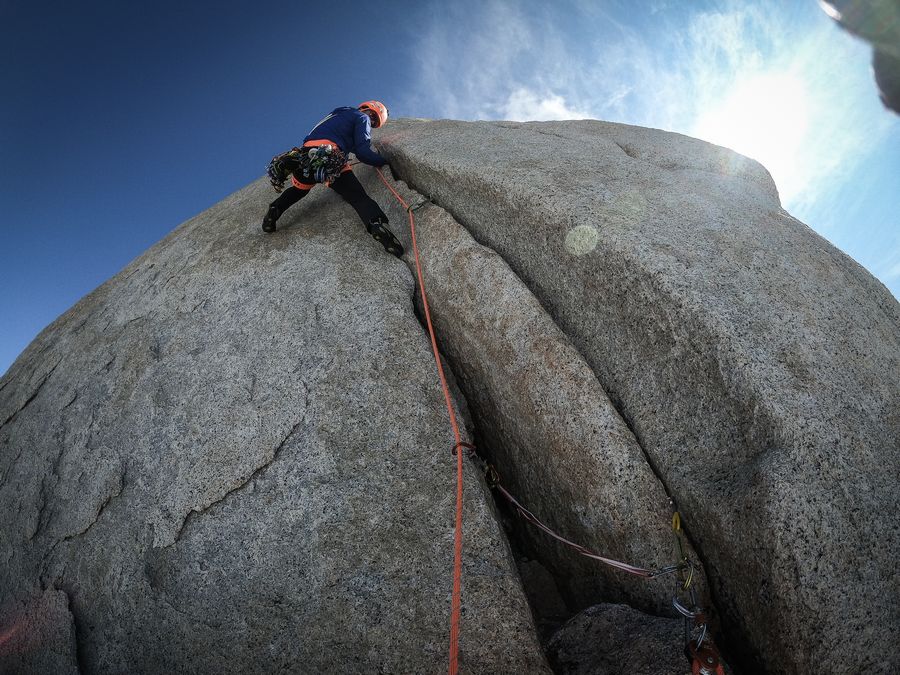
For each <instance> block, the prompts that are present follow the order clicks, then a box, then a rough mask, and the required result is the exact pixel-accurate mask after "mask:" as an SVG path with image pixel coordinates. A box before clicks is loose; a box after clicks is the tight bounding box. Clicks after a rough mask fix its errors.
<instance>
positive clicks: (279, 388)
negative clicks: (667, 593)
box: [0, 181, 545, 673]
mask: <svg viewBox="0 0 900 675" xmlns="http://www.w3.org/2000/svg"><path fill="white" fill-rule="evenodd" d="M271 196H272V193H271V191H270V189H269V188H268V185H267V184H265V183H264V182H263V181H258V182H256V183H254V184H252V185H251V186H249V187H248V188H246V189H244V190H242V191H240V192H238V193H236V194H234V195H232V196H231V197H229V198H227V199H225V200H224V201H222V202H221V203H220V204H218V205H217V206H215V207H213V208H212V209H210V210H208V211H206V212H205V213H203V214H201V215H200V216H198V217H197V218H195V219H193V220H191V221H188V222H187V223H185V224H184V225H182V226H181V227H179V228H178V229H177V230H175V232H173V233H172V234H171V235H170V236H168V237H167V238H166V239H164V240H163V241H162V242H160V243H159V244H158V245H156V246H154V247H153V248H152V249H150V250H149V251H148V252H147V253H146V254H145V255H143V256H142V257H140V258H139V259H137V260H136V261H134V262H133V263H132V264H131V265H129V266H128V267H127V268H126V269H125V270H123V271H122V272H121V273H120V274H119V275H117V276H116V277H114V278H113V279H112V280H111V281H109V282H107V283H106V284H104V285H103V286H101V287H100V288H99V289H97V290H96V291H95V292H93V293H92V294H90V295H89V296H87V297H86V298H84V299H83V300H82V301H81V302H79V303H78V304H77V305H76V306H75V307H74V308H73V309H72V310H70V311H69V312H67V313H66V314H65V315H63V316H62V317H61V318H60V319H59V320H57V321H56V322H55V323H54V324H52V325H51V326H50V327H48V328H47V329H46V330H45V331H44V332H43V333H42V334H41V335H40V336H39V337H38V338H37V339H36V340H35V341H34V343H32V345H31V346H30V347H29V348H28V349H27V350H26V352H25V353H24V354H23V355H22V356H21V357H20V358H19V359H18V360H17V361H16V363H15V364H14V365H13V367H12V368H11V369H10V371H9V373H8V374H7V376H6V377H4V378H3V380H2V381H0V423H2V426H0V514H2V519H3V522H4V527H3V532H4V536H3V537H2V539H0V561H2V565H0V597H2V598H3V599H9V598H19V597H25V596H27V595H29V594H32V593H34V592H35V591H36V589H38V588H39V587H40V586H43V587H50V586H52V587H55V588H59V589H63V590H64V591H65V592H66V593H67V594H68V596H69V598H70V601H71V611H72V614H73V615H74V617H75V626H76V633H77V637H78V649H79V659H80V661H81V663H82V664H83V667H84V671H85V672H91V673H104V672H110V673H112V672H116V673H119V672H185V673H187V672H195V673H213V672H215V673H253V672H265V673H269V672H280V671H290V672H342V673H355V672H358V673H373V672H386V673H407V672H417V673H425V672H435V673H437V672H444V671H445V670H446V658H447V642H448V638H447V636H448V631H449V607H450V591H451V586H452V584H451V561H452V537H453V510H454V499H455V489H454V488H455V470H454V462H453V460H452V457H451V456H450V453H449V450H450V447H451V446H452V433H451V431H450V426H449V422H448V419H447V412H446V409H445V407H444V402H443V396H442V394H441V391H440V389H439V387H438V386H437V384H436V375H435V368H434V364H433V361H432V356H431V352H430V346H429V344H428V340H427V337H426V335H425V334H424V332H423V331H422V328H421V326H420V324H419V323H418V321H417V319H416V317H415V315H414V312H413V303H412V293H413V281H412V278H411V276H410V274H409V271H408V270H407V268H406V267H405V266H404V265H403V264H402V263H401V262H400V261H398V260H396V259H395V258H393V257H391V256H388V255H387V254H385V253H384V251H383V250H382V249H381V247H380V246H379V245H378V244H377V243H375V242H374V241H373V240H372V239H371V238H370V237H368V236H367V235H366V234H365V233H364V232H363V231H362V229H361V227H360V226H359V224H358V221H357V220H356V216H355V214H354V213H353V211H352V210H351V209H350V207H349V206H347V205H345V204H344V203H343V202H341V201H340V199H339V198H338V197H337V196H336V195H334V194H333V193H331V192H330V191H327V190H324V189H322V190H319V191H317V194H315V195H312V196H310V197H308V198H307V199H306V200H304V202H303V203H302V204H300V205H299V206H298V207H296V208H295V209H294V210H293V211H292V212H291V213H290V214H288V215H286V216H285V217H284V218H283V219H282V229H281V230H280V231H279V232H278V233H277V234H276V235H274V236H271V237H269V236H263V235H262V234H261V233H260V232H259V229H258V228H259V219H260V217H261V214H262V212H263V211H264V206H265V204H266V203H267V201H268V200H269V199H271ZM292 223H293V224H292ZM466 480H467V485H468V486H469V488H468V490H467V492H466V495H467V497H466V502H465V512H466V513H465V522H466V529H465V538H466V548H465V559H464V579H465V587H464V591H463V596H464V597H463V605H464V615H463V624H462V633H461V644H460V650H461V654H460V661H461V668H462V670H463V672H471V673H496V672H542V671H543V669H544V668H545V665H544V661H543V655H542V654H541V652H540V649H539V647H538V644H537V640H536V638H535V634H534V628H533V626H532V624H531V619H530V615H529V611H528V607H527V604H526V602H525V600H524V595H523V594H522V591H521V587H520V585H519V582H518V577H517V576H516V573H515V570H514V567H513V566H512V561H511V557H510V555H509V552H508V548H507V545H506V543H505V542H504V540H503V538H502V534H501V532H500V530H499V528H498V526H497V523H496V521H495V520H494V518H493V516H492V513H491V507H490V506H489V498H488V497H487V495H486V493H485V491H484V490H483V489H480V488H478V487H475V486H478V485H480V481H479V479H478V477H477V476H476V474H475V472H474V471H473V470H471V469H469V470H468V473H467V476H466ZM0 670H2V666H0Z"/></svg>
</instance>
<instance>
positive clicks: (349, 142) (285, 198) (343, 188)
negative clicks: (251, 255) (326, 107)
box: [262, 101, 403, 258]
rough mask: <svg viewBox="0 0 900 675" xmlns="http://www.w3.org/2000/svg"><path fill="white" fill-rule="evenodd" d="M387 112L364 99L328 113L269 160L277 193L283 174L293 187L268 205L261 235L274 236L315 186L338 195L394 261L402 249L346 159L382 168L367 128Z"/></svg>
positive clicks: (380, 122) (383, 118) (380, 124)
mask: <svg viewBox="0 0 900 675" xmlns="http://www.w3.org/2000/svg"><path fill="white" fill-rule="evenodd" d="M387 118H388V109H387V107H386V106H385V105H384V104H383V103H381V102H380V101H366V102H365V103H361V104H360V105H359V106H358V107H356V108H353V107H350V106H344V107H341V108H335V109H334V110H332V111H331V112H330V113H329V114H328V116H327V117H325V119H323V120H322V121H321V122H319V123H318V124H316V126H314V127H313V129H312V131H310V132H309V134H307V136H306V138H304V139H303V145H302V146H301V147H299V148H292V149H291V150H289V151H288V152H285V153H282V154H280V155H277V156H275V157H273V158H272V161H271V162H270V163H269V168H268V174H269V180H270V181H271V182H272V187H273V188H275V191H276V192H281V191H282V188H283V187H284V183H285V181H286V180H287V178H288V176H290V178H291V183H293V186H292V187H289V188H288V189H287V190H284V192H283V193H282V194H281V196H280V197H278V198H277V199H276V200H275V201H273V202H272V203H271V204H270V205H269V210H268V211H267V212H266V215H265V217H264V218H263V222H262V229H263V232H274V231H275V223H276V222H277V221H278V219H279V218H280V217H281V214H283V213H284V212H285V211H286V210H287V209H288V208H289V207H291V206H292V205H294V204H296V203H297V202H298V201H300V200H301V199H303V198H304V197H305V196H306V195H307V194H308V193H309V191H310V190H311V189H312V188H313V187H315V185H316V184H317V183H324V184H325V185H327V186H328V187H330V188H331V189H332V190H334V191H335V192H337V193H338V194H339V195H340V196H341V197H343V198H344V200H345V201H347V203H349V204H350V206H352V207H353V208H354V209H355V210H356V213H358V214H359V217H360V219H362V221H363V225H365V226H366V230H367V231H368V233H369V234H371V235H372V236H373V237H375V240H376V241H377V242H378V243H380V244H381V245H382V246H384V249H385V250H386V251H387V252H388V253H391V254H393V255H395V256H397V257H398V258H399V257H400V256H401V255H403V246H401V245H400V242H399V241H397V238H396V237H394V235H393V233H392V232H391V231H390V230H389V229H388V227H387V226H388V218H387V216H386V215H385V214H384V211H382V210H381V207H379V206H378V204H377V203H375V200H374V199H372V198H371V197H369V195H367V194H366V191H365V189H364V188H363V186H362V185H361V184H360V182H359V180H358V179H357V178H356V176H354V175H353V171H352V170H351V169H350V164H349V163H348V161H347V157H348V155H349V154H350V153H353V154H354V155H356V157H357V159H359V160H360V161H361V162H363V163H365V164H370V165H372V166H376V167H379V166H385V165H386V164H387V160H386V159H385V158H384V157H382V156H381V155H379V154H378V153H377V152H376V151H375V150H373V149H372V145H371V143H372V137H371V135H372V131H371V130H372V129H373V128H375V129H378V128H380V127H383V126H384V125H385V123H386V122H387Z"/></svg>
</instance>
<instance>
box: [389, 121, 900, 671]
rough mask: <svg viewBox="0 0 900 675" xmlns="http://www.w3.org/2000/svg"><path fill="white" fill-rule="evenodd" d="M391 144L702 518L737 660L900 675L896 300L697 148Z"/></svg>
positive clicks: (398, 126) (423, 129)
mask: <svg viewBox="0 0 900 675" xmlns="http://www.w3.org/2000/svg"><path fill="white" fill-rule="evenodd" d="M376 143H377V144H378V147H379V149H380V150H381V151H382V152H383V153H384V154H385V155H386V156H387V157H388V158H389V159H390V161H391V164H392V166H393V167H394V168H395V169H396V170H397V171H398V173H399V174H400V175H402V176H403V178H404V179H405V181H406V182H407V183H408V184H409V185H410V187H412V188H413V189H415V190H417V191H418V192H420V193H422V194H423V195H426V196H427V197H428V198H429V199H430V200H431V201H433V202H434V203H435V204H437V205H438V206H440V207H442V208H444V209H445V210H447V211H448V212H449V213H450V214H451V215H452V216H453V217H454V218H455V219H456V220H457V221H458V222H459V223H461V224H462V225H463V226H465V228H466V229H467V230H468V231H469V232H470V233H471V234H472V236H473V237H474V239H475V240H476V241H478V243H480V244H482V245H483V246H486V247H489V248H490V249H492V250H494V251H496V252H497V254H499V255H500V256H501V257H502V258H503V259H504V261H505V262H506V263H507V264H508V265H509V266H510V268H511V269H512V270H513V271H514V272H515V273H516V274H517V275H518V276H519V278H521V279H522V280H523V281H524V282H525V283H526V284H527V285H528V287H529V289H530V290H531V292H532V293H533V294H534V295H535V297H536V298H537V299H538V301H539V302H540V304H541V305H542V306H543V308H544V309H545V310H546V311H547V313H548V314H549V315H550V316H551V317H552V318H553V319H554V321H555V322H556V324H557V325H558V326H559V327H560V328H561V329H562V331H563V332H564V333H565V334H566V337H567V338H568V339H569V340H570V341H571V343H572V345H573V346H574V348H575V349H576V350H577V351H578V353H579V354H580V355H581V356H582V357H583V358H584V360H585V361H586V362H587V363H588V364H589V366H590V367H591V369H592V370H593V372H594V374H595V375H596V377H597V379H598V381H599V382H600V384H601V385H602V387H603V388H604V390H605V391H606V393H607V394H608V395H609V397H610V399H611V401H612V402H613V404H614V405H615V407H616V409H617V410H618V411H619V413H620V415H621V416H622V418H623V419H624V420H625V421H626V423H627V424H628V426H629V427H630V428H631V430H632V431H633V433H634V435H635V438H636V441H637V443H638V444H639V445H640V447H641V448H642V449H643V451H644V453H645V454H646V456H647V457H648V460H649V462H650V463H651V465H652V466H653V467H654V469H655V472H656V474H657V475H658V476H659V478H660V480H661V482H662V483H663V485H664V486H665V487H666V489H667V491H668V492H669V494H671V495H673V496H674V497H675V499H676V501H677V503H678V505H679V507H680V509H681V511H682V513H683V514H684V517H685V524H686V528H687V531H688V533H689V535H690V537H691V539H692V541H693V543H694V546H695V548H696V550H697V552H698V554H699V555H700V557H701V559H702V560H703V562H704V566H705V569H706V572H707V575H708V576H709V579H710V583H711V587H712V592H713V596H714V599H715V603H716V607H717V609H718V611H719V613H720V615H721V618H722V622H723V630H724V636H723V637H724V645H723V646H725V647H727V651H728V652H729V654H730V655H731V656H732V661H733V662H734V664H740V665H741V666H742V667H743V668H745V669H746V670H747V672H759V671H769V672H776V671H777V672H802V673H817V672H859V671H865V670H868V669H872V670H874V671H876V672H893V671H898V670H900V605H898V603H896V602H892V601H891V599H892V598H897V597H900V575H898V572H897V565H896V554H897V529H896V523H895V520H896V519H894V518H893V517H891V516H890V515H889V514H892V513H896V512H897V510H898V507H900V488H898V481H897V477H898V476H900V388H898V386H897V383H898V382H900V306H898V303H897V301H896V300H895V299H894V298H893V297H892V296H891V295H890V293H889V292H888V291H887V289H886V288H884V286H882V285H881V284H880V283H879V282H878V281H876V280H875V279H874V278H873V277H872V276H871V275H870V274H869V273H868V272H866V271H865V270H864V269H863V268H862V267H860V266H859V265H858V264H856V263H855V262H854V261H853V260H851V259H850V258H849V257H847V256H846V255H844V254H843V253H841V252H840V251H838V250H837V249H835V248H834V247H833V246H831V245H830V244H829V243H828V242H827V241H825V240H824V239H822V238H821V237H819V236H818V235H816V234H815V233H814V232H812V231H811V230H810V229H809V228H808V227H807V226H805V225H804V224H803V223H800V222H798V221H797V220H796V219H794V218H792V217H791V216H790V215H789V214H788V213H786V212H785V211H784V210H783V209H782V208H781V206H780V204H779V200H778V196H777V191H776V189H775V186H774V184H773V182H772V180H771V178H770V176H769V175H768V173H767V172H766V171H765V169H764V168H763V167H762V166H760V165H759V164H757V163H756V162H753V161H751V160H748V159H746V158H744V157H741V156H739V155H737V154H735V153H733V152H731V151H728V150H726V149H724V148H720V147H716V146H713V145H710V144H707V143H704V142H702V141H699V140H695V139H691V138H688V137H685V136H681V135H678V134H673V133H668V132H663V131H657V130H652V129H641V128H636V127H630V126H626V125H617V124H610V123H604V122H598V121H589V120H585V121H580V122H548V123H513V122H457V121H449V120H441V121H425V120H399V121H395V122H392V123H391V124H390V125H388V126H387V127H386V128H385V129H384V130H383V131H382V132H381V133H380V134H379V135H378V136H377V137H376ZM839 636H850V637H849V638H847V639H839Z"/></svg>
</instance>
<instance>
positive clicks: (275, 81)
mask: <svg viewBox="0 0 900 675" xmlns="http://www.w3.org/2000/svg"><path fill="white" fill-rule="evenodd" d="M365 6H366V5H365V4H364V3H346V2H345V3H323V4H322V5H321V6H316V5H313V4H312V3H296V4H294V5H292V4H291V3H229V2H217V3H212V2H209V3H206V2H200V3H183V2H182V3H159V2H154V3H130V2H92V3H71V2H69V3H63V2H45V3H15V4H12V3H8V2H3V3H0V26H2V28H0V54H2V61H3V63H4V68H3V70H2V72H0V92H2V98H3V102H2V103H0V155H2V161H0V218H2V221H0V226H2V245H0V280H2V286H0V287H2V300H0V373H2V372H4V371H5V370H6V368H7V367H8V366H9V365H10V364H11V363H12V361H13V359H14V358H15V357H16V356H17V355H18V353H19V352H20V351H21V350H22V349H24V348H25V346H26V345H27V344H28V342H30V341H31V339H33V337H34V336H35V335H36V334H37V333H38V332H39V331H40V330H41V329H42V328H43V327H44V326H46V325H47V324H48V323H50V322H51V321H52V320H53V319H55V318H56V317H57V316H58V315H59V314H61V313H62V312H64V311H65V310H66V309H68V308H69V307H71V306H72V305H73V304H74V303H75V302H76V301H77V300H78V299H79V298H80V297H82V296H83V295H84V294H85V293H87V292H89V291H90V290H92V289H93V288H95V287H96V286H98V285H99V284H101V283H102V282H103V281H105V280H106V279H108V278H109V277H110V276H112V275H113V274H115V273H116V272H117V271H119V270H120V269H121V268H122V267H124V266H125V265H127V264H128V262H130V261H131V260H132V259H133V258H135V257H136V256H138V255H140V254H141V253H142V252H143V251H145V250H146V249H147V248H148V247H149V246H151V245H152V244H153V243H155V242H156V241H158V240H159V239H160V238H162V237H163V236H165V234H166V233H168V232H169V231H171V230H172V229H173V228H174V227H175V226H177V225H178V224H179V223H181V222H183V221H184V220H186V219H188V218H190V217H191V216H194V215H196V214H197V213H199V212H200V211H202V210H204V209H205V208H207V207H209V206H212V205H213V204H215V203H216V202H218V201H219V200H220V199H222V198H223V197H225V196H226V195H228V194H230V193H231V192H234V191H235V190H237V189H239V188H241V187H243V186H244V185H246V184H247V183H249V182H250V181H252V180H254V179H256V178H258V177H259V176H260V175H262V174H263V173H264V172H265V165H266V163H267V162H268V159H269V157H271V156H272V155H273V154H275V153H277V152H280V151H281V150H283V149H285V148H287V147H290V145H292V144H293V143H295V142H296V140H297V139H301V138H302V137H303V136H304V135H305V134H306V132H307V130H308V127H309V126H310V125H311V124H313V123H314V122H316V121H317V120H318V119H320V118H321V116H322V115H324V114H326V113H327V112H328V111H330V110H331V109H332V108H334V107H335V106H337V105H348V104H356V103H359V102H361V101H363V100H367V99H370V98H379V99H383V100H385V101H391V100H394V99H396V98H397V97H398V96H397V95H398V89H399V87H402V86H403V84H402V83H403V82H404V80H408V77H407V76H405V75H404V72H405V69H406V67H407V64H408V63H409V59H410V55H409V54H408V53H407V52H406V49H407V48H408V47H407V45H408V43H409V41H408V39H406V38H408V37H409V36H410V35H409V34H408V33H404V30H409V28H410V26H409V24H404V22H403V21H401V20H400V17H401V15H402V14H403V11H404V10H403V3H391V9H390V10H388V11H381V12H378V13H375V14H373V13H371V12H366V11H362V12H361V11H360V10H359V8H363V7H365ZM321 7H326V8H327V9H322V8H321ZM404 25H405V26H406V29H404V27H403V26H404ZM351 47H352V48H351ZM392 112H394V111H392Z"/></svg>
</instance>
